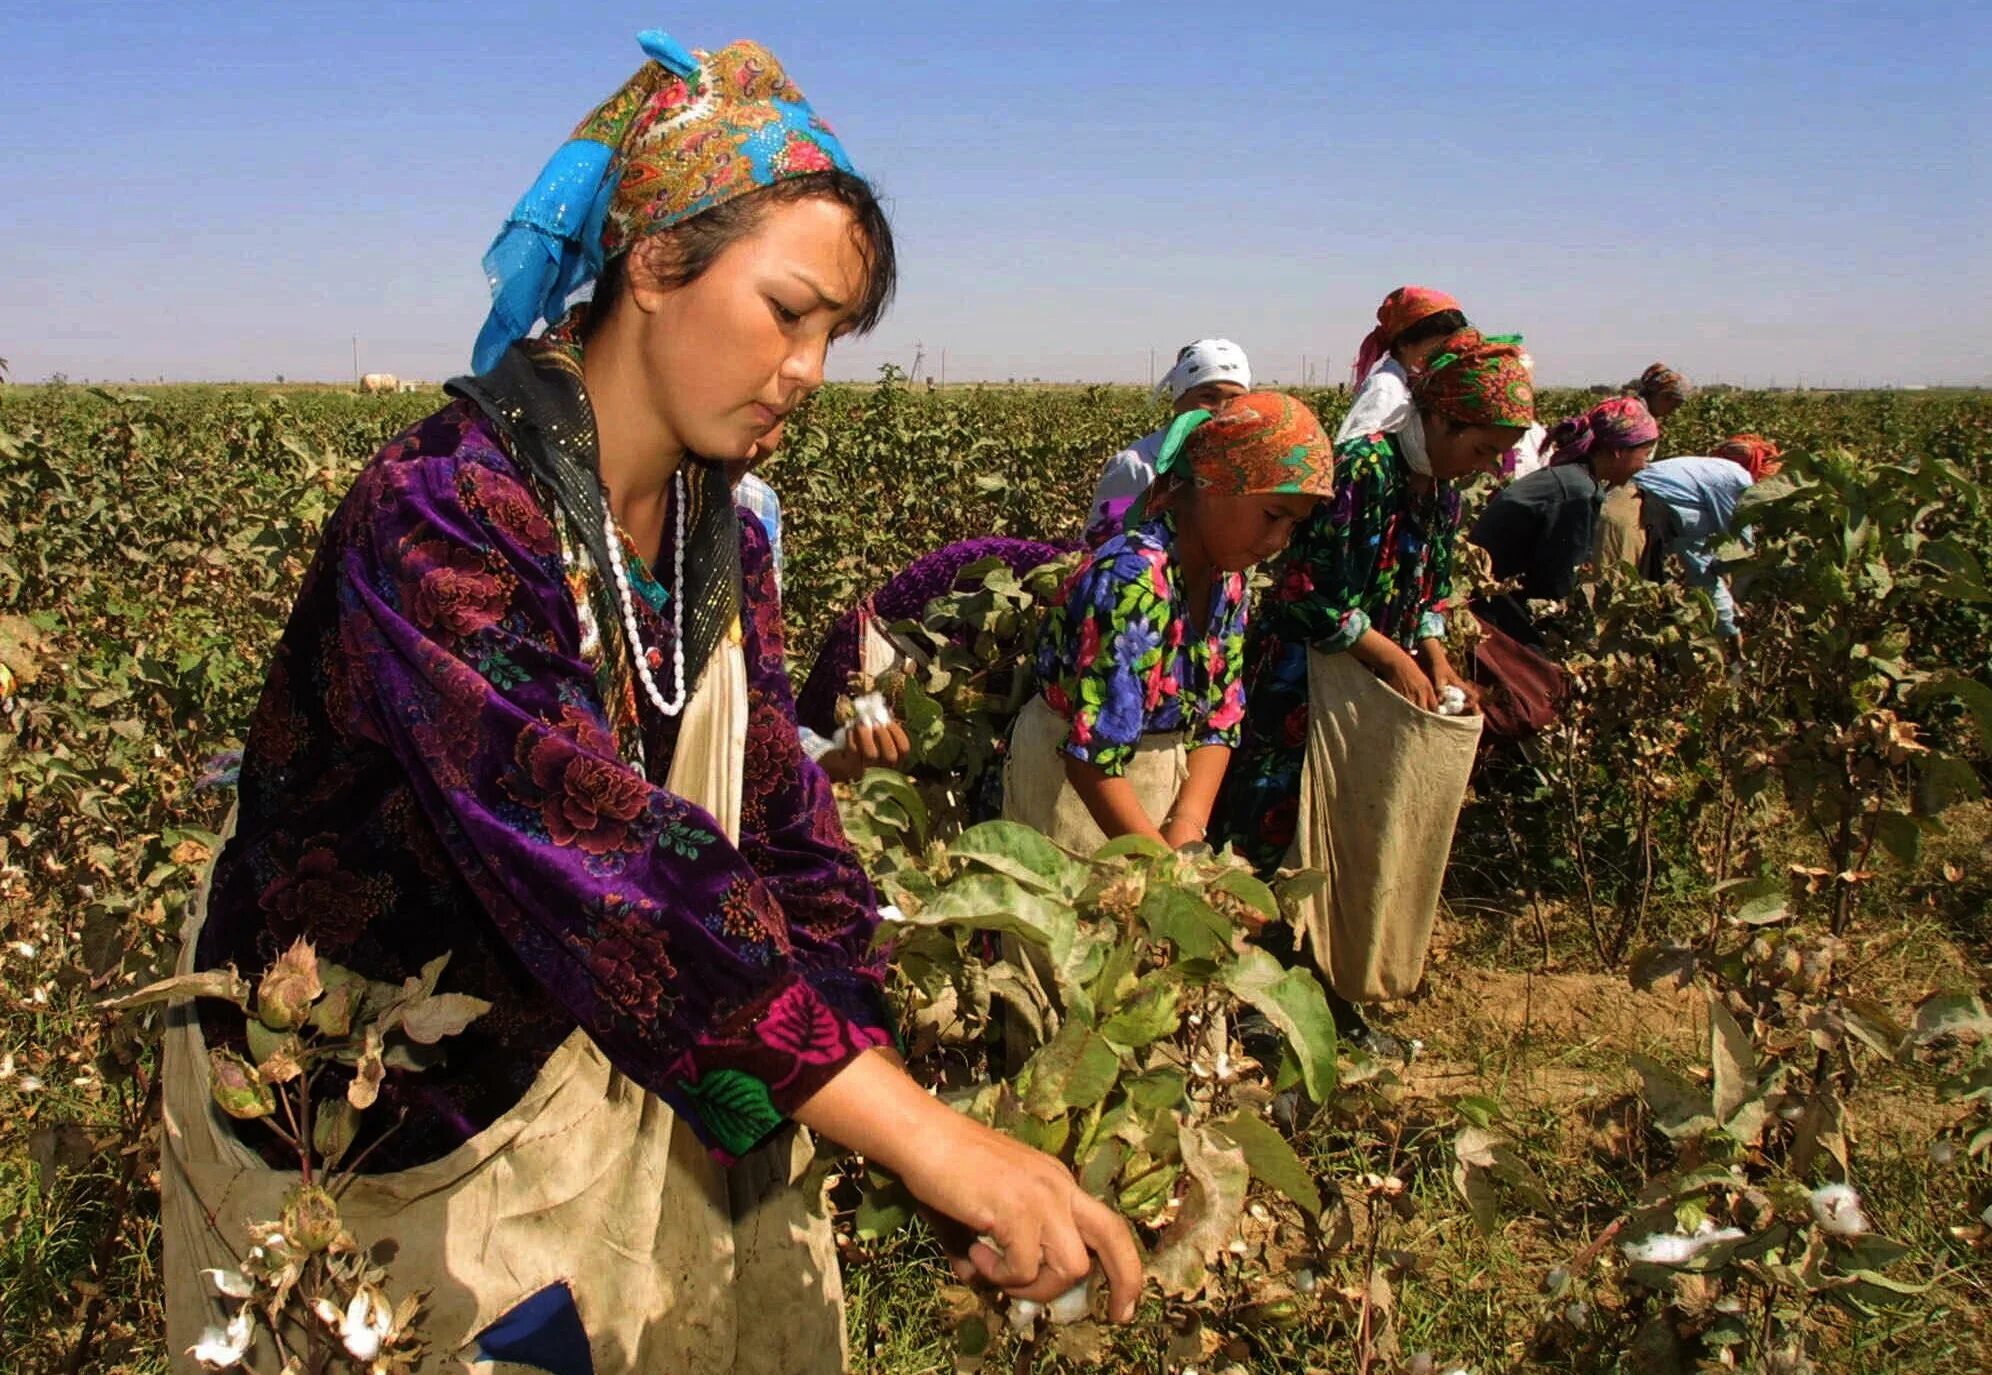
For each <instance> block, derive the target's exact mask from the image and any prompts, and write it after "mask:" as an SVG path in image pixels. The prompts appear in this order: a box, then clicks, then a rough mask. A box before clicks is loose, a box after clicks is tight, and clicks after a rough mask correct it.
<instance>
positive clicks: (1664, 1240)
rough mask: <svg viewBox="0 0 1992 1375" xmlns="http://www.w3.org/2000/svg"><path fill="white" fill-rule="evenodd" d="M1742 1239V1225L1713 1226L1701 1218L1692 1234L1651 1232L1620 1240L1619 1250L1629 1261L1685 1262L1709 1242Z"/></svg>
mask: <svg viewBox="0 0 1992 1375" xmlns="http://www.w3.org/2000/svg"><path fill="white" fill-rule="evenodd" d="M1742 1239H1743V1229H1742V1228H1740V1227H1723V1228H1717V1227H1716V1226H1715V1224H1714V1223H1712V1222H1710V1221H1708V1220H1707V1219H1705V1218H1704V1219H1703V1220H1702V1225H1701V1226H1700V1227H1698V1228H1696V1229H1695V1233H1694V1235H1693V1236H1682V1235H1681V1234H1680V1233H1679V1232H1655V1233H1654V1234H1653V1235H1652V1236H1650V1237H1647V1238H1646V1239H1645V1240H1644V1241H1628V1242H1623V1243H1621V1244H1620V1246H1619V1250H1621V1251H1623V1252H1625V1258H1626V1259H1627V1260H1630V1261H1638V1262H1642V1263H1644V1264H1648V1265H1686V1264H1687V1263H1688V1262H1689V1261H1691V1260H1693V1259H1694V1258H1695V1257H1696V1256H1698V1255H1700V1254H1701V1253H1702V1252H1703V1251H1706V1250H1707V1249H1708V1248H1709V1247H1711V1246H1719V1245H1721V1244H1722V1243H1723V1242H1725V1241H1741V1240H1742Z"/></svg>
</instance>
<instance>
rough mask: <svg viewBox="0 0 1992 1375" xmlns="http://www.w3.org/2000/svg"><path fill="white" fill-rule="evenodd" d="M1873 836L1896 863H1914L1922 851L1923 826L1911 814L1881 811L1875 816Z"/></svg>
mask: <svg viewBox="0 0 1992 1375" xmlns="http://www.w3.org/2000/svg"><path fill="white" fill-rule="evenodd" d="M1875 838H1876V839H1878V840H1880V841H1881V846H1882V848H1883V849H1884V850H1887V851H1888V853H1889V854H1891V855H1893V856H1894V857H1895V859H1896V861H1897V862H1898V863H1901V864H1906V865H1914V864H1915V863H1916V861H1917V860H1918V859H1919V858H1921V856H1922V853H1923V828H1922V826H1921V825H1920V824H1918V822H1917V820H1916V818H1915V817H1913V816H1909V815H1906V814H1905V813H1902V812H1883V813H1882V814H1881V815H1880V816H1878V817H1876V818H1875Z"/></svg>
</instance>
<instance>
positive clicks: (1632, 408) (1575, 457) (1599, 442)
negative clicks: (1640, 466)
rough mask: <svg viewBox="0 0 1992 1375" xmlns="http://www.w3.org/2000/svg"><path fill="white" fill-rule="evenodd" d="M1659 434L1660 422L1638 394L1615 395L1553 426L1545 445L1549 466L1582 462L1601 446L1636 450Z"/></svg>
mask: <svg viewBox="0 0 1992 1375" xmlns="http://www.w3.org/2000/svg"><path fill="white" fill-rule="evenodd" d="M1659 437H1660V422H1659V421H1657V420H1655V419H1654V418H1653V412H1651V411H1649V410H1647V409H1646V403H1645V402H1644V401H1641V400H1640V399H1639V398H1638V397H1636V396H1614V397H1613V398H1611V400H1609V401H1600V402H1599V403H1598V404H1597V405H1595V406H1593V407H1591V409H1590V410H1588V411H1586V412H1584V414H1582V415H1572V416H1567V417H1565V418H1564V419H1562V420H1559V421H1557V422H1556V424H1555V425H1554V426H1553V427H1552V428H1551V429H1550V432H1549V437H1548V439H1546V440H1545V441H1544V447H1546V448H1548V449H1549V450H1550V460H1549V463H1550V466H1551V467H1557V466H1560V465H1561V464H1565V463H1582V462H1583V461H1584V460H1585V459H1587V458H1589V457H1590V456H1591V455H1592V454H1594V453H1596V452H1597V451H1598V450H1600V449H1637V448H1638V447H1639V446H1640V445H1642V444H1650V443H1652V442H1653V441H1654V440H1656V439H1658V438H1659Z"/></svg>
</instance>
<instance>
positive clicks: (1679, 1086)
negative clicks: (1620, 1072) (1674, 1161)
mask: <svg viewBox="0 0 1992 1375" xmlns="http://www.w3.org/2000/svg"><path fill="white" fill-rule="evenodd" d="M1626 1058H1627V1059H1628V1060H1630V1061H1631V1062H1632V1067H1633V1068H1634V1069H1636V1070H1638V1071H1639V1079H1640V1084H1641V1095H1642V1096H1643V1097H1644V1098H1645V1099H1646V1107H1647V1110H1648V1111H1649V1112H1651V1113H1652V1114H1653V1125H1654V1126H1655V1127H1657V1128H1658V1129H1659V1131H1660V1133H1661V1134H1662V1135H1663V1136H1666V1137H1667V1138H1668V1139H1669V1140H1680V1139H1681V1138H1683V1137H1690V1136H1699V1135H1701V1134H1702V1133H1703V1132H1706V1131H1712V1130H1714V1128H1715V1126H1716V1120H1715V1113H1714V1112H1713V1111H1712V1110H1711V1109H1710V1107H1709V1101H1708V1094H1707V1093H1706V1092H1705V1091H1703V1090H1702V1089H1701V1088H1699V1087H1697V1086H1696V1085H1694V1084H1692V1083H1690V1082H1689V1081H1688V1080H1686V1079H1684V1078H1682V1077H1681V1076H1680V1075H1678V1074H1676V1073H1675V1072H1674V1071H1673V1070H1671V1069H1668V1068H1667V1067H1666V1066H1665V1065H1663V1064H1661V1063H1660V1062H1659V1061H1657V1060H1650V1059H1648V1058H1647V1057H1646V1056H1644V1055H1629V1056H1627V1057H1626Z"/></svg>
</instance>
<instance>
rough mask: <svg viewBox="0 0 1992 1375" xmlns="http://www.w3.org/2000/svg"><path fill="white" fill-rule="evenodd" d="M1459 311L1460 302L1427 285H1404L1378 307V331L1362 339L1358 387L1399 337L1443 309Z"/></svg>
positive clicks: (1358, 362) (1357, 373) (1359, 352)
mask: <svg viewBox="0 0 1992 1375" xmlns="http://www.w3.org/2000/svg"><path fill="white" fill-rule="evenodd" d="M1459 308H1460V307H1459V302H1458V301H1455V300H1454V299H1453V298H1452V297H1450V296H1448V295H1446V294H1445V292H1443V291H1434V290H1433V289H1432V288H1431V287H1428V286H1401V287H1399V288H1397V290H1395V291H1393V292H1391V293H1390V294H1389V295H1388V296H1386V297H1384V298H1383V304H1382V305H1380V306H1378V307H1377V308H1376V328H1375V329H1373V330H1371V331H1370V332H1369V333H1368V334H1367V335H1365V336H1364V337H1363V342H1362V344H1361V346H1360V347H1358V348H1357V350H1356V372H1355V385H1356V386H1358V387H1360V386H1361V385H1362V384H1363V381H1364V379H1365V378H1367V377H1368V376H1369V375H1370V369H1371V368H1373V367H1375V366H1376V365H1377V360H1378V359H1380V358H1382V357H1383V355H1384V354H1385V353H1387V352H1389V350H1390V346H1391V344H1393V343H1395V342H1396V340H1397V336H1398V335H1400V334H1402V333H1404V331H1405V330H1407V329H1409V328H1411V326H1413V325H1415V324H1417V323H1418V322H1419V321H1420V320H1426V319H1430V318H1431V317H1432V316H1434V315H1437V314H1438V313H1439V312H1440V311H1442V310H1458V309H1459Z"/></svg>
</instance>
